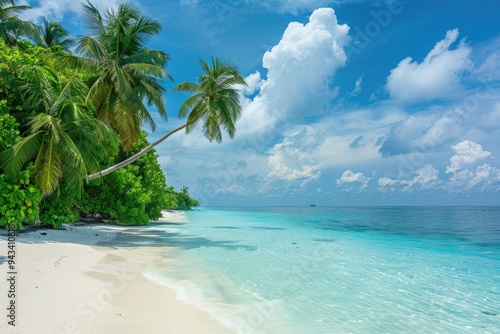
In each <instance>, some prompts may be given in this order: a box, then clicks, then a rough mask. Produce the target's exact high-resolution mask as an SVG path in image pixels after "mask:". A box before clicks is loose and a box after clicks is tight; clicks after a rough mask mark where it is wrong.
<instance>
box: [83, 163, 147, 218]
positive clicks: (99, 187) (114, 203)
mask: <svg viewBox="0 0 500 334" xmlns="http://www.w3.org/2000/svg"><path fill="white" fill-rule="evenodd" d="M138 174H139V167H138V166H136V165H129V166H127V167H126V168H122V169H120V170H118V171H116V172H115V173H112V174H110V175H108V176H106V177H104V178H102V179H100V180H99V181H94V182H91V184H90V185H89V186H87V187H86V194H85V195H84V198H83V200H82V206H81V208H80V209H81V211H82V212H83V214H84V215H86V214H100V215H103V216H104V217H105V218H108V219H111V220H115V221H116V222H117V223H118V224H120V225H144V224H147V223H148V222H149V217H148V215H147V214H146V205H147V204H148V203H149V202H150V198H151V191H148V190H146V189H145V188H144V187H143V185H142V184H141V181H142V180H141V177H139V176H138Z"/></svg>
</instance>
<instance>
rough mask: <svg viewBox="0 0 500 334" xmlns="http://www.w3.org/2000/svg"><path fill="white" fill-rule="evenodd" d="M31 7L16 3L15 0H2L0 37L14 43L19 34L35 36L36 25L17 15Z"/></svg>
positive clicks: (0, 5) (0, 1)
mask: <svg viewBox="0 0 500 334" xmlns="http://www.w3.org/2000/svg"><path fill="white" fill-rule="evenodd" d="M30 8H31V7H30V6H27V5H16V4H15V2H14V0H0V38H2V39H4V40H5V41H6V42H7V43H8V44H11V45H13V44H16V42H17V38H18V37H19V36H27V37H34V36H35V34H36V25H34V24H33V23H31V22H28V21H23V20H21V19H19V18H18V17H17V15H18V14H19V13H20V12H22V11H24V10H27V9H30Z"/></svg>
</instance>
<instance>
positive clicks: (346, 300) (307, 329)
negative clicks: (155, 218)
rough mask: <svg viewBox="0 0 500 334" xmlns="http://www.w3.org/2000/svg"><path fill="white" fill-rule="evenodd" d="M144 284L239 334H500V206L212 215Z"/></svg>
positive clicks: (185, 233) (181, 231)
mask: <svg viewBox="0 0 500 334" xmlns="http://www.w3.org/2000/svg"><path fill="white" fill-rule="evenodd" d="M187 215H188V218H189V220H190V223H188V224H186V225H181V226H174V225H162V227H161V228H164V229H165V231H166V232H168V233H169V237H168V238H167V239H166V240H167V241H166V242H167V244H168V245H171V246H176V248H173V249H174V251H172V252H170V251H169V252H168V257H169V258H170V259H172V260H169V262H168V263H167V265H162V266H160V265H151V266H150V267H149V268H148V270H146V271H145V273H144V275H145V276H146V277H148V278H150V279H152V280H155V281H157V282H159V283H162V284H165V285H167V286H170V287H172V288H174V289H176V290H177V291H178V296H179V298H180V299H182V300H185V301H187V302H189V303H192V304H194V305H196V306H198V307H200V308H203V309H205V310H207V311H208V312H209V313H210V314H211V315H212V317H213V318H214V319H216V320H217V321H219V322H220V323H222V324H223V325H225V326H226V327H227V328H228V331H231V332H234V333H500V207H382V208H381V207H373V208H336V207H326V208H323V207H305V208H294V207H280V208H266V207H260V208H248V207H245V208H210V209H208V208H203V209H200V210H197V211H193V212H189V213H188V214H187Z"/></svg>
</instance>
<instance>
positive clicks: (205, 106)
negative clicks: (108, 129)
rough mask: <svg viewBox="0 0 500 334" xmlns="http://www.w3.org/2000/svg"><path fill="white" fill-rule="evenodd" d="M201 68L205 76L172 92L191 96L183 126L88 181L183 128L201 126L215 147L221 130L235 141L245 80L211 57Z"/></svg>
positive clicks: (185, 105)
mask: <svg viewBox="0 0 500 334" xmlns="http://www.w3.org/2000/svg"><path fill="white" fill-rule="evenodd" d="M200 65H201V68H202V70H203V72H204V73H203V74H202V75H201V76H199V77H198V82H197V83H191V82H183V83H180V84H178V85H177V86H175V87H174V91H175V92H187V93H191V94H193V95H192V96H190V97H189V98H188V99H187V100H186V101H185V102H184V103H183V104H182V105H181V107H180V109H179V117H180V118H185V117H186V116H187V121H186V123H185V124H183V125H181V126H179V127H177V128H175V129H173V130H172V131H170V132H169V133H167V134H166V135H165V136H163V137H162V138H160V139H159V140H157V141H156V142H154V143H152V144H150V145H149V146H147V147H146V148H144V149H143V150H142V151H140V152H139V153H137V154H135V155H133V156H131V157H130V158H128V159H126V160H124V161H123V162H121V163H119V164H116V165H114V166H112V167H110V168H107V169H105V170H103V171H101V172H99V173H95V174H92V175H89V176H88V179H89V180H93V179H96V178H99V177H102V176H104V175H107V174H109V173H111V172H113V171H115V170H117V169H119V168H121V167H124V166H126V165H128V164H130V163H132V162H134V161H135V160H137V159H139V158H140V157H141V156H143V155H144V154H146V153H147V152H148V151H149V150H151V149H152V148H153V147H155V146H156V145H158V144H159V143H161V142H162V141H164V140H165V139H167V138H168V137H170V136H171V135H172V134H174V133H176V132H177V131H180V130H182V129H184V128H186V133H190V132H192V131H193V130H194V129H195V128H196V126H197V125H199V124H201V125H202V131H203V133H204V134H205V137H207V139H208V140H210V141H212V140H215V141H216V142H218V143H220V142H221V141H222V131H221V127H222V129H223V130H225V131H226V132H227V134H228V135H229V137H230V138H233V137H234V135H235V132H236V127H235V123H236V120H237V119H238V117H239V116H240V114H241V109H242V108H241V104H240V101H239V94H238V88H239V87H241V86H246V85H247V84H246V82H245V79H243V77H242V76H241V75H240V74H239V72H238V69H237V68H236V67H235V66H234V65H232V64H231V63H229V62H223V61H221V60H219V59H217V58H214V57H212V64H211V65H210V64H208V63H206V62H205V61H203V60H201V59H200Z"/></svg>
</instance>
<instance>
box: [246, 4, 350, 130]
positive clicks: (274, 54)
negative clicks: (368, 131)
mask: <svg viewBox="0 0 500 334" xmlns="http://www.w3.org/2000/svg"><path fill="white" fill-rule="evenodd" d="M348 33H349V27H348V26H347V25H346V24H339V23H338V20H337V16H336V15H335V11H334V10H333V9H332V8H320V9H316V10H315V11H314V12H313V13H312V14H311V16H310V18H309V22H307V23H306V24H302V23H299V22H291V23H290V24H289V25H288V27H287V28H286V30H285V32H284V33H283V36H282V38H281V40H280V41H279V43H278V44H277V45H275V46H274V47H272V48H271V50H269V51H267V52H266V53H265V54H264V56H263V59H262V65H263V67H264V68H265V69H266V70H267V77H265V78H262V79H261V80H259V79H260V75H258V74H257V73H254V74H252V75H251V76H250V77H249V79H250V86H251V87H249V90H248V91H247V92H246V93H247V95H248V94H253V93H254V90H255V89H257V88H260V90H259V91H258V94H257V95H256V96H254V97H253V98H252V99H247V100H246V101H245V103H244V104H245V106H244V109H243V113H242V117H241V119H240V120H239V123H238V128H239V129H241V131H239V134H237V136H240V137H241V136H247V135H253V134H255V133H256V132H258V131H259V130H262V129H264V130H266V131H269V129H272V128H274V127H276V125H277V124H278V123H279V124H281V126H284V125H286V124H288V123H289V122H290V121H289V120H292V119H293V122H294V123H296V122H297V121H300V119H301V118H303V117H307V116H314V115H321V114H324V113H325V109H326V107H327V106H328V105H330V103H331V101H332V99H333V98H334V97H336V94H337V93H336V90H335V89H334V88H332V82H331V80H332V77H333V75H334V74H335V72H336V70H337V69H338V68H339V67H341V66H344V65H345V62H346V59H347V57H346V54H345V51H344V46H345V45H346V44H347V42H348V39H349V37H348ZM285 123H286V124H285Z"/></svg>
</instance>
